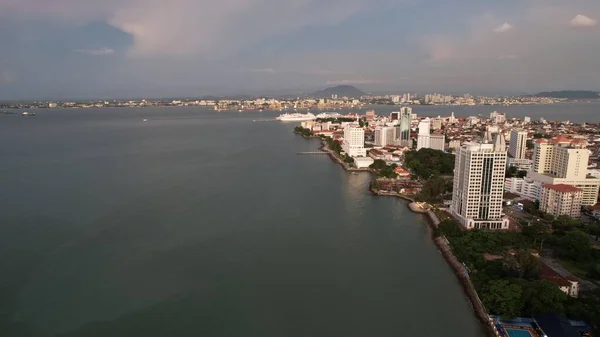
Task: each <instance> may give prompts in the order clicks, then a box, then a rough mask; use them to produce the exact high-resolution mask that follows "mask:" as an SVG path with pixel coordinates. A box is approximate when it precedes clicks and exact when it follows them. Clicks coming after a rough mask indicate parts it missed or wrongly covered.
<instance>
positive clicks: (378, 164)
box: [369, 159, 387, 170]
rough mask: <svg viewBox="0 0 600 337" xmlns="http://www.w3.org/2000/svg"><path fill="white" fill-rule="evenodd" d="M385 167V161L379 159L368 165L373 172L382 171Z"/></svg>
mask: <svg viewBox="0 0 600 337" xmlns="http://www.w3.org/2000/svg"><path fill="white" fill-rule="evenodd" d="M386 166H387V164H386V163H385V161H384V160H381V159H375V161H373V164H371V165H369V167H370V168H372V169H375V170H382V169H384V168H385V167H386Z"/></svg>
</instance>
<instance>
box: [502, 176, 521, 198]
mask: <svg viewBox="0 0 600 337" xmlns="http://www.w3.org/2000/svg"><path fill="white" fill-rule="evenodd" d="M524 182H525V180H524V179H522V178H506V180H505V181H504V190H505V191H506V192H510V193H515V194H519V195H520V194H521V191H523V183H524Z"/></svg>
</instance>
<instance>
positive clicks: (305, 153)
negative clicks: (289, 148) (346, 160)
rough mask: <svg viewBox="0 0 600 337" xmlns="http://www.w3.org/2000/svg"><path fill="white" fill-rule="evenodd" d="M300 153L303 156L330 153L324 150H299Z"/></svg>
mask: <svg viewBox="0 0 600 337" xmlns="http://www.w3.org/2000/svg"><path fill="white" fill-rule="evenodd" d="M297 154H298V155H301V156H310V155H315V156H316V155H325V154H328V153H327V152H323V151H313V152H298V153H297Z"/></svg>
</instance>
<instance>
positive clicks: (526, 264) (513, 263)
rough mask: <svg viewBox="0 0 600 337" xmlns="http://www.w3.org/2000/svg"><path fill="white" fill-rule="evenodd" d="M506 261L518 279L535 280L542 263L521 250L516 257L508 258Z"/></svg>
mask: <svg viewBox="0 0 600 337" xmlns="http://www.w3.org/2000/svg"><path fill="white" fill-rule="evenodd" d="M505 261H506V263H507V265H508V267H509V268H510V269H511V270H512V272H513V273H514V274H515V275H516V276H517V277H518V278H524V277H525V278H534V277H536V276H537V272H538V266H539V264H540V261H539V260H538V258H537V257H535V256H533V255H531V253H529V252H528V251H525V250H519V251H517V253H516V254H515V255H514V256H512V255H510V256H507V257H506V258H505Z"/></svg>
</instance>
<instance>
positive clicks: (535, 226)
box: [522, 221, 550, 252]
mask: <svg viewBox="0 0 600 337" xmlns="http://www.w3.org/2000/svg"><path fill="white" fill-rule="evenodd" d="M522 233H523V235H525V236H526V237H528V238H529V239H531V240H533V246H534V247H537V244H538V243H539V244H540V246H539V250H540V252H541V251H542V250H544V242H545V241H546V239H547V238H548V237H549V236H550V228H548V226H546V225H544V224H542V223H540V222H539V221H535V222H532V223H530V224H528V225H527V226H524V227H523V230H522Z"/></svg>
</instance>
